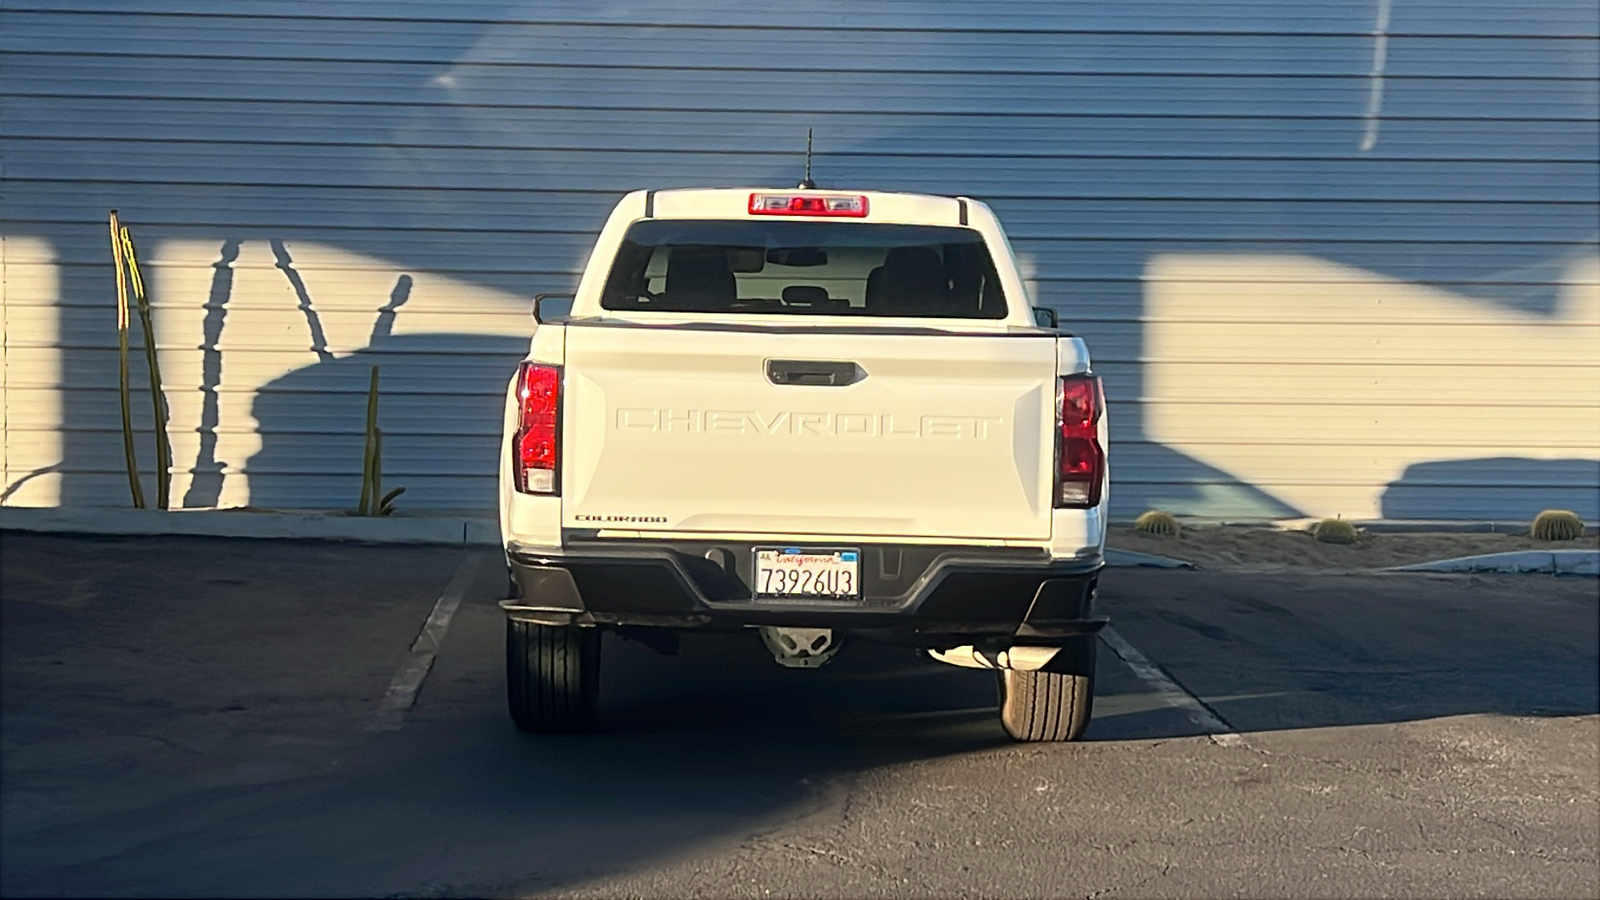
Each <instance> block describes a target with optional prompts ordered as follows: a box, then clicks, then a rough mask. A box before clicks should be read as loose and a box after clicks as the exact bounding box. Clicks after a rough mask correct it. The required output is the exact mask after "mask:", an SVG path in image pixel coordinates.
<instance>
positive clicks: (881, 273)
mask: <svg viewBox="0 0 1600 900" xmlns="http://www.w3.org/2000/svg"><path fill="white" fill-rule="evenodd" d="M600 305H601V307H602V308H604V309H608V310H618V311H622V310H629V311H647V312H678V313H697V312H699V313H737V314H746V315H748V314H757V315H761V314H771V315H819V314H820V315H832V316H897V317H915V318H935V319H1003V318H1005V316H1006V300H1005V293H1004V291H1003V290H1002V289H1001V287H1000V281H999V278H998V276H997V275H996V272H995V266H994V260H993V259H992V258H991V257H990V255H989V250H988V247H986V246H985V245H984V242H983V238H982V236H981V235H979V234H978V233H977V232H976V231H973V230H972V229H970V228H956V227H944V226H936V225H890V224H875V223H866V222H842V221H837V220H834V221H827V222H795V221H746V220H689V219H653V220H649V221H644V222H635V223H634V224H633V225H632V226H631V227H629V229H628V232H627V234H626V235H625V236H624V238H623V241H622V246H621V248H620V249H619V250H618V251H617V256H616V259H615V260H614V261H613V262H612V265H611V273H610V275H609V276H608V277H607V279H606V285H605V288H604V291H603V292H602V294H601V298H600Z"/></svg>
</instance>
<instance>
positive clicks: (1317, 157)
mask: <svg viewBox="0 0 1600 900" xmlns="http://www.w3.org/2000/svg"><path fill="white" fill-rule="evenodd" d="M110 139H112V138H110V136H107V137H105V138H93V137H84V136H80V135H72V134H62V133H57V134H49V133H35V134H17V133H8V134H6V135H5V136H4V138H3V139H0V140H3V141H17V142H29V141H51V142H70V141H98V140H110ZM115 140H116V141H117V142H118V143H121V144H134V145H140V144H152V145H158V146H159V145H187V144H193V143H197V141H195V140H193V139H189V138H165V137H131V136H121V137H117V138H115ZM205 143H207V144H214V145H219V146H248V147H272V146H278V147H298V148H327V149H348V148H353V147H361V148H367V147H386V146H390V144H388V143H385V142H383V141H379V140H376V139H374V140H367V141H304V140H289V139H273V140H221V139H216V138H211V139H207V140H206V141H205ZM407 146H408V147H409V148H412V149H416V150H464V151H469V152H479V151H511V152H519V153H520V152H528V153H638V152H641V151H639V150H636V149H633V148H624V147H616V146H606V145H600V144H596V145H593V146H574V145H559V146H541V145H539V144H510V143H506V144H490V143H476V144H459V143H456V144H451V143H437V142H427V141H416V142H412V143H408V144H407ZM650 152H651V153H652V154H653V155H656V156H700V155H702V154H704V153H705V152H707V151H706V150H689V149H678V148H667V149H658V150H654V151H650ZM713 152H725V153H737V154H738V155H740V156H744V157H776V158H781V159H791V158H793V157H794V151H793V150H792V149H783V148H777V147H774V148H771V149H744V150H736V151H735V150H729V151H721V150H714V151H713ZM831 156H832V157H834V158H836V159H857V158H859V159H938V160H971V161H981V160H996V159H1019V160H1085V161H1092V160H1109V159H1116V160H1132V161H1147V162H1157V161H1159V162H1164V163H1173V162H1221V161H1235V160H1251V161H1257V162H1343V161H1355V160H1360V161H1362V162H1365V163H1383V162H1416V161H1418V158H1417V157H1414V156H1388V155H1384V154H1375V153H1374V154H1364V155H1363V154H1359V153H1354V152H1351V153H1341V154H1331V153H1324V154H1312V153H1295V154H1287V153H1254V154H1248V153H1240V154H1226V155H1224V154H1198V153H1183V152H1181V151H1173V152H1170V153H1148V152H1145V153H1132V152H1130V153H1060V152H1058V153H1039V152H1016V151H1009V152H1005V151H997V152H993V153H981V154H980V153H954V152H940V151H933V150H919V151H904V152H899V151H888V150H885V151H877V152H874V151H864V150H852V151H850V152H848V153H835V154H831ZM1426 161H1427V162H1430V163H1484V164H1489V163H1500V164H1506V165H1529V166H1537V165H1546V164H1554V165H1565V164H1569V163H1583V164H1587V163H1593V162H1597V161H1600V151H1597V152H1596V153H1595V155H1593V156H1572V157H1538V158H1528V157H1521V156H1449V155H1445V154H1436V155H1433V156H1429V157H1427V158H1426Z"/></svg>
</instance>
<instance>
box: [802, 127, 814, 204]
mask: <svg viewBox="0 0 1600 900" xmlns="http://www.w3.org/2000/svg"><path fill="white" fill-rule="evenodd" d="M799 189H800V190H802V191H814V190H816V189H817V183H816V182H815V181H812V180H811V129H809V128H807V129H806V177H804V178H802V179H800V187H799Z"/></svg>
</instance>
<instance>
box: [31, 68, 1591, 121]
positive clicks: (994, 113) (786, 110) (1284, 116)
mask: <svg viewBox="0 0 1600 900" xmlns="http://www.w3.org/2000/svg"><path fill="white" fill-rule="evenodd" d="M0 56H3V54H0ZM7 96H11V97H27V98H36V99H46V100H113V101H129V102H142V101H162V102H193V103H229V102H236V103H238V104H241V105H244V104H264V105H271V104H278V105H294V104H306V105H317V106H329V107H355V108H383V107H418V108H424V109H438V110H483V111H491V110H502V109H521V110H552V111H562V112H595V111H597V108H596V107H594V106H592V105H584V104H572V103H486V102H482V101H477V102H472V103H429V102H425V101H416V100H389V101H385V100H345V99H338V98H320V99H316V98H299V97H283V98H272V97H241V98H238V99H237V100H233V101H229V100H224V99H221V98H217V97H210V96H197V95H191V94H95V93H68V92H46V91H17V90H12V91H8V92H7ZM600 109H603V110H605V111H607V112H640V111H643V108H642V107H628V106H613V107H602V108H600ZM649 111H651V112H668V113H673V112H676V113H699V112H706V113H736V114H784V115H812V114H817V115H836V116H866V115H871V116H877V117H884V118H909V117H918V116H920V117H938V116H940V115H941V114H939V113H934V112H930V111H928V110H899V109H874V110H872V111H871V112H870V113H869V112H858V111H855V110H837V111H818V110H812V109H808V108H804V107H795V106H782V107H778V106H731V105H723V106H673V105H667V106H660V105H652V106H650V107H649ZM943 117H946V118H953V119H1011V118H1038V119H1086V118H1087V119H1106V120H1109V121H1118V120H1125V119H1139V120H1144V119H1148V120H1151V121H1162V120H1170V119H1198V120H1233V119H1238V120H1245V121H1284V122H1303V121H1343V122H1355V121H1360V117H1359V115H1357V113H1356V111H1354V110H1352V111H1351V112H1350V113H1348V114H1345V115H1341V116H1333V115H1329V114H1327V113H1298V114H1294V113H1248V112H1228V113H1205V112H1189V111H1185V112H1172V113H1150V112H1126V113H1119V112H1114V111H1096V112H1092V113H1091V112H1057V111H1050V110H1039V111H1029V112H1017V111H1013V110H979V109H968V110H960V111H956V112H949V113H945V114H943ZM1485 118H1486V117H1482V116H1477V117H1472V116H1459V115H1454V116H1452V115H1432V116H1430V115H1417V114H1411V115H1404V114H1402V115H1396V114H1393V113H1387V112H1386V113H1385V114H1384V117H1383V119H1384V121H1386V122H1459V123H1465V124H1474V123H1476V124H1481V123H1482V122H1483V121H1485ZM1487 118H1488V119H1490V120H1492V121H1495V122H1507V123H1516V122H1557V123H1561V122H1576V123H1582V124H1589V123H1592V122H1594V121H1595V119H1594V118H1593V117H1591V116H1578V117H1574V116H1566V117H1548V116H1530V115H1502V116H1492V117H1487Z"/></svg>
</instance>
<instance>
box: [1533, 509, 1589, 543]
mask: <svg viewBox="0 0 1600 900" xmlns="http://www.w3.org/2000/svg"><path fill="white" fill-rule="evenodd" d="M1529 534H1531V535H1533V538H1534V539H1535V540H1540V541H1570V540H1572V539H1574V538H1581V537H1583V520H1582V519H1580V518H1578V514H1577V513H1575V512H1570V511H1568V510H1565V509H1547V510H1545V511H1544V512H1542V513H1539V515H1538V516H1537V517H1535V518H1534V520H1533V528H1532V529H1531V530H1530V531H1529Z"/></svg>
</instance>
